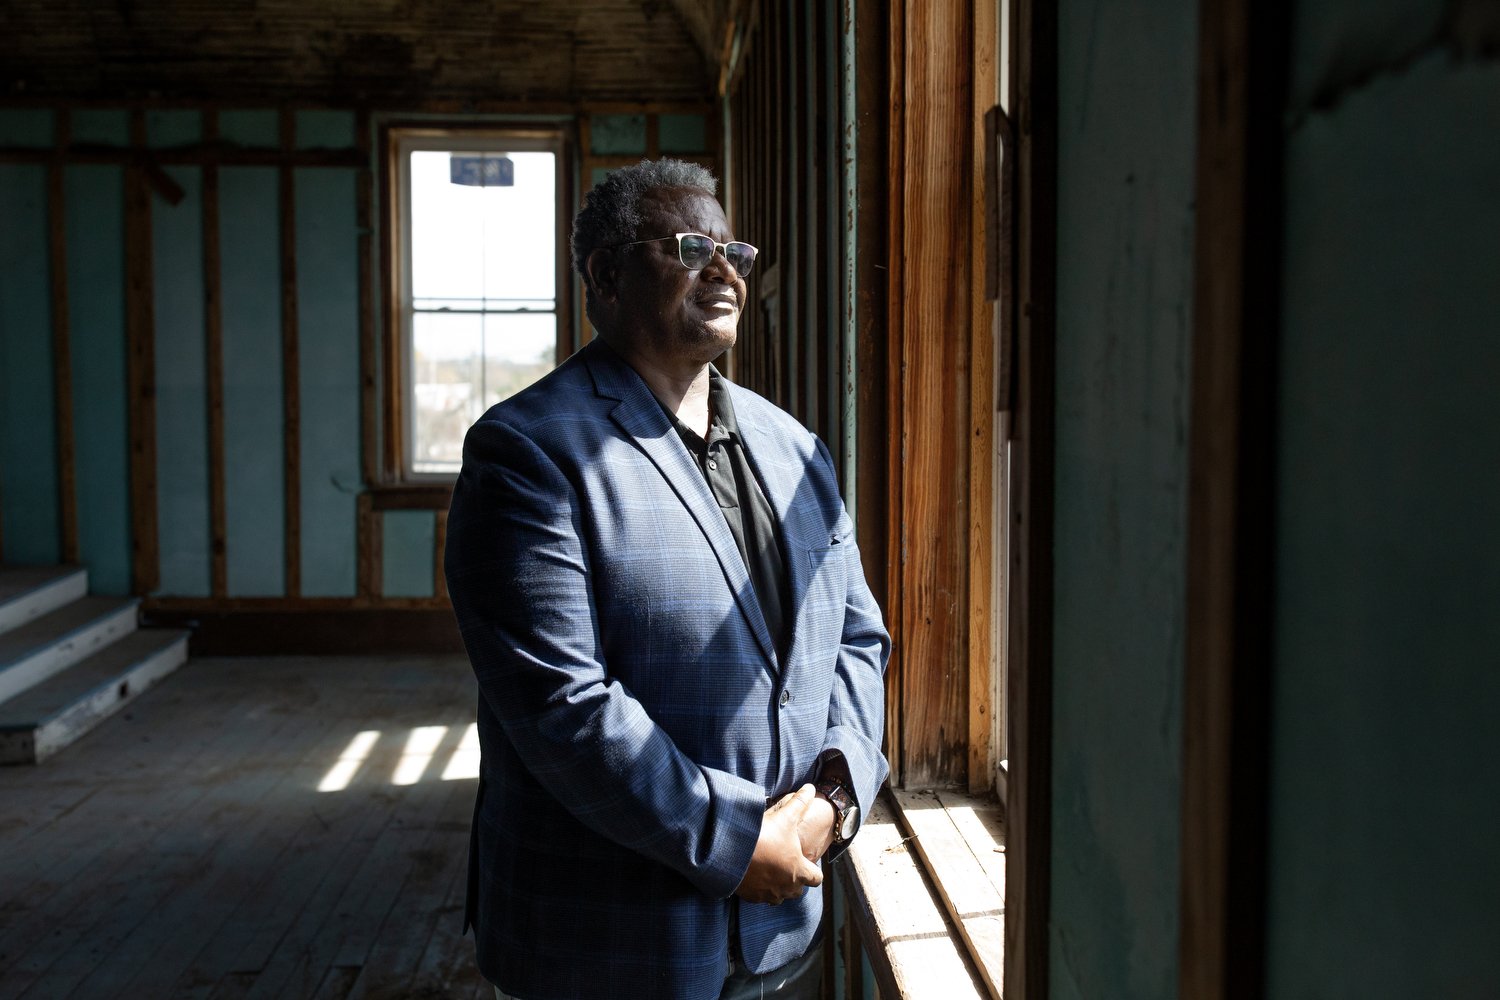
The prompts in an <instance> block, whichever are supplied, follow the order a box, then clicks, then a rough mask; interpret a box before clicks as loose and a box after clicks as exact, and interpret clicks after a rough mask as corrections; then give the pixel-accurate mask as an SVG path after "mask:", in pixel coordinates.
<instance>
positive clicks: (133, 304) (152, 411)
mask: <svg viewBox="0 0 1500 1000" xmlns="http://www.w3.org/2000/svg"><path fill="white" fill-rule="evenodd" d="M130 141H131V145H132V146H133V147H134V148H135V149H136V150H138V151H139V150H142V149H144V148H145V145H146V115H145V112H144V111H140V110H137V111H134V112H132V113H131V116H130ZM153 271H154V267H153V262H152V243H151V185H150V182H149V180H148V179H147V175H146V167H145V166H144V165H143V164H141V163H139V162H138V163H136V164H133V165H131V166H129V167H127V168H126V170H125V328H126V332H127V338H128V343H129V348H130V349H129V352H128V353H127V354H126V383H127V386H128V390H127V391H128V399H129V401H130V402H129V412H130V433H129V438H130V521H131V542H130V546H131V581H132V583H131V589H132V590H133V592H135V593H137V594H146V593H150V592H151V591H152V590H155V589H156V585H157V582H158V579H159V569H160V559H159V547H158V544H157V506H156V313H155V307H154V304H153V288H152V280H153Z"/></svg>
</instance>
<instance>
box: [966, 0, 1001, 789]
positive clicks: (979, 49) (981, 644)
mask: <svg viewBox="0 0 1500 1000" xmlns="http://www.w3.org/2000/svg"><path fill="white" fill-rule="evenodd" d="M970 3H971V14H970V17H971V18H972V20H973V25H974V27H973V38H974V41H973V45H972V46H971V48H972V51H973V66H972V69H971V74H972V79H973V87H972V93H973V100H972V103H971V107H970V110H969V134H970V137H971V142H972V149H971V151H970V170H969V176H970V182H969V218H970V219H971V220H972V222H973V226H974V231H973V233H972V238H971V239H970V241H969V246H970V248H971V253H972V255H973V256H972V258H971V261H970V265H969V358H970V371H969V380H970V385H969V418H968V424H969V435H968V438H969V456H968V463H969V498H968V503H969V552H968V560H969V607H968V632H969V734H968V735H969V739H968V747H969V759H968V763H967V770H968V787H969V791H970V792H971V793H973V794H975V795H981V794H983V793H985V792H987V791H989V790H990V788H991V787H992V786H993V784H994V775H995V763H996V759H997V751H998V748H997V747H994V746H992V745H991V742H990V735H991V733H992V732H993V731H994V725H993V716H994V712H995V698H994V689H995V680H996V677H995V674H996V672H997V671H998V670H1000V669H1002V668H1001V664H1000V660H999V657H998V656H997V655H996V654H997V653H998V649H997V646H998V642H997V639H998V636H997V634H996V631H997V630H996V628H995V616H996V615H998V614H1000V613H1001V611H1002V607H1003V606H1002V605H1001V604H1000V603H999V597H1000V593H999V592H998V588H997V587H996V586H995V573H994V571H993V567H994V563H995V549H996V545H995V542H996V536H997V525H996V523H995V487H996V485H997V480H998V474H999V472H1000V469H999V465H1000V463H999V462H998V461H997V458H996V447H995V442H996V423H997V420H996V409H995V342H994V322H995V308H996V307H995V303H994V301H992V299H993V297H992V296H990V295H988V294H986V292H987V288H986V285H987V283H988V279H989V272H990V261H989V260H988V259H987V257H986V251H987V250H988V249H989V248H990V247H991V246H992V245H993V244H994V243H995V242H996V241H994V240H992V239H991V237H990V227H991V225H993V222H992V220H991V219H990V217H989V212H988V210H987V208H988V206H987V205H986V201H985V199H986V194H987V191H988V185H987V184H986V183H985V179H986V168H987V166H988V165H989V164H990V163H991V156H990V151H989V148H988V147H989V142H988V135H987V132H986V130H985V127H984V122H985V115H986V114H987V113H988V112H989V109H990V107H991V104H992V102H993V101H994V100H995V99H996V97H997V95H998V93H999V89H1000V88H999V85H998V83H999V66H998V59H999V55H1000V53H999V51H998V41H997V39H998V36H999V32H998V28H997V24H996V20H997V17H998V12H997V10H996V6H997V4H996V3H995V0H970ZM1002 537H1003V536H1002Z"/></svg>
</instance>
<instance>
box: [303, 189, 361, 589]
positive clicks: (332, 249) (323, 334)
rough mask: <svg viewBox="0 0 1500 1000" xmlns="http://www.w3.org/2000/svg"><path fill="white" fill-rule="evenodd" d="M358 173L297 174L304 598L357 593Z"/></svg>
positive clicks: (358, 464)
mask: <svg viewBox="0 0 1500 1000" xmlns="http://www.w3.org/2000/svg"><path fill="white" fill-rule="evenodd" d="M354 181H355V172H354V171H353V170H345V169H336V168H331V167H330V168H307V169H303V170H298V171H297V172H296V174H295V178H294V184H295V205H296V219H297V345H298V354H299V358H298V366H299V379H300V403H301V416H302V428H301V442H300V443H301V470H302V477H301V484H302V593H303V594H305V595H307V596H309V597H351V596H353V595H354V592H355V552H356V543H355V497H356V496H357V495H358V492H359V488H360V463H359V445H360V442H359V267H358V263H359V233H358V230H357V229H356V227H355V214H354V212H355V204H354V202H355V183H354Z"/></svg>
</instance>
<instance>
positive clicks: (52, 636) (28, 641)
mask: <svg viewBox="0 0 1500 1000" xmlns="http://www.w3.org/2000/svg"><path fill="white" fill-rule="evenodd" d="M140 603H141V602H140V599H139V598H135V597H83V598H80V599H78V600H76V601H74V602H73V603H72V604H69V605H66V606H65V607H61V608H59V609H57V610H56V611H53V612H50V613H48V614H45V615H42V616H41V617H40V618H35V619H33V620H31V621H29V622H27V623H26V624H25V625H22V626H20V627H19V628H15V629H11V630H10V631H9V632H5V633H0V702H3V701H6V700H8V699H10V698H13V697H15V696H16V695H18V694H20V693H21V692H22V691H25V690H26V689H27V688H29V687H31V686H32V685H33V684H40V683H41V682H42V681H44V680H46V679H47V678H48V677H51V676H52V675H53V674H55V673H57V672H58V671H60V670H66V669H67V668H68V667H71V666H72V665H73V664H75V663H77V662H78V661H79V660H81V659H83V658H84V657H85V656H88V655H89V654H90V653H93V652H94V651H95V650H98V649H100V648H101V647H103V646H106V645H108V644H109V643H111V642H114V641H115V640H116V639H118V638H120V637H121V636H125V635H129V634H130V633H131V632H134V631H135V627H136V607H137V605H139V604H140Z"/></svg>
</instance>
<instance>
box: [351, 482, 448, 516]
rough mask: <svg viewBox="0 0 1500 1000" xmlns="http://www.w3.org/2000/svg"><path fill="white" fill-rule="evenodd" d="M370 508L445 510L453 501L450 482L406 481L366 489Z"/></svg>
mask: <svg viewBox="0 0 1500 1000" xmlns="http://www.w3.org/2000/svg"><path fill="white" fill-rule="evenodd" d="M366 495H367V496H368V497H369V498H370V509H371V510H444V511H445V510H447V509H448V505H449V504H451V503H452V502H453V484H452V483H408V484H405V485H399V486H380V487H376V488H375V489H372V490H368V491H366Z"/></svg>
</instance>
